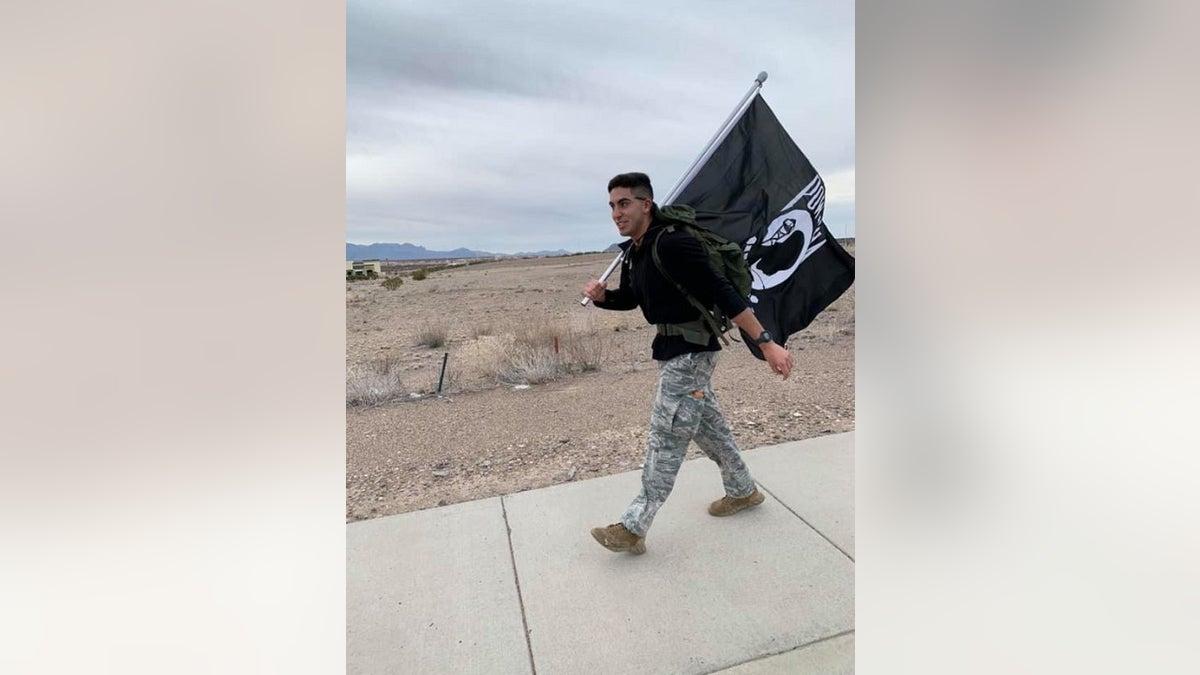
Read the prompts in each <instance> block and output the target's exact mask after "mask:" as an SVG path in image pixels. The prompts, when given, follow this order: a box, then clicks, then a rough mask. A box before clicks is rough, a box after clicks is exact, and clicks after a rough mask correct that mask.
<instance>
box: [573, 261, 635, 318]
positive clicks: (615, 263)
mask: <svg viewBox="0 0 1200 675" xmlns="http://www.w3.org/2000/svg"><path fill="white" fill-rule="evenodd" d="M624 257H625V251H621V252H620V253H618V254H617V257H616V258H614V259H613V261H612V262H611V263H609V265H608V269H606V270H604V274H601V275H600V278H599V279H597V281H599V282H600V283H604V282H605V281H607V280H608V278H609V277H610V276H612V273H613V272H615V271H616V270H617V266H618V265H620V264H621V259H622V258H624ZM579 304H581V305H583V306H584V307H587V304H588V298H587V297H586V296H585V297H584V298H583V299H582V300H580V301H579Z"/></svg>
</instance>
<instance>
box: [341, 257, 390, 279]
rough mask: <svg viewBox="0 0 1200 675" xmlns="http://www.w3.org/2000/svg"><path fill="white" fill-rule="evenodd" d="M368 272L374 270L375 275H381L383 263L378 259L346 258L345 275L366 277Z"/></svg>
mask: <svg viewBox="0 0 1200 675" xmlns="http://www.w3.org/2000/svg"><path fill="white" fill-rule="evenodd" d="M369 272H374V273H375V276H377V277H379V276H383V264H382V263H381V262H380V261H378V260H361V261H359V260H347V261H346V276H348V277H349V276H355V277H366V276H370V274H369Z"/></svg>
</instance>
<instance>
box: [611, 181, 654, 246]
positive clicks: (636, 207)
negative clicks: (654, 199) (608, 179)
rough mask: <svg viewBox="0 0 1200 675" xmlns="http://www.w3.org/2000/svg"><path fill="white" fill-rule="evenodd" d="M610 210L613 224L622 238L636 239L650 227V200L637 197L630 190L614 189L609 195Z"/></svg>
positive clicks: (624, 188)
mask: <svg viewBox="0 0 1200 675" xmlns="http://www.w3.org/2000/svg"><path fill="white" fill-rule="evenodd" d="M608 208H610V209H612V219H613V222H614V223H616V224H617V231H618V232H620V233H621V235H622V236H625V237H633V238H635V239H636V238H638V237H641V236H642V235H643V234H645V233H646V229H647V228H648V227H650V200H649V199H646V198H645V197H635V196H634V195H633V190H632V189H630V188H626V187H618V188H613V189H612V192H609V193H608Z"/></svg>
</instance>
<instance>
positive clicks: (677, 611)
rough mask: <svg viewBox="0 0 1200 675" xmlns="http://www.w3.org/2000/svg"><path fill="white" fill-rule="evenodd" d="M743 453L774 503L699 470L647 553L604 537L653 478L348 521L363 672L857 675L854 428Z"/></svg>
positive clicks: (594, 482)
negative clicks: (734, 502) (711, 510)
mask: <svg viewBox="0 0 1200 675" xmlns="http://www.w3.org/2000/svg"><path fill="white" fill-rule="evenodd" d="M743 457H744V458H745V460H746V463H747V464H749V466H750V470H751V472H752V473H753V474H754V477H755V479H756V480H757V481H758V483H759V485H760V486H761V487H762V489H763V490H764V491H765V492H766V493H767V501H766V502H765V503H764V504H763V505H762V506H760V507H759V508H756V509H751V510H750V511H746V512H743V513H739V514H736V515H734V516H731V517H728V518H713V517H712V516H709V515H708V513H707V511H706V509H707V506H708V503H709V502H710V501H712V500H714V499H717V498H718V497H720V496H721V494H722V491H721V478H720V474H719V473H718V472H717V468H716V465H715V464H713V463H712V462H711V461H709V460H708V459H695V460H690V461H688V462H685V463H684V465H683V469H682V470H681V471H680V474H679V478H678V480H677V482H676V484H675V490H674V492H672V494H671V498H670V499H669V500H668V501H667V503H666V505H665V506H664V507H663V509H662V510H661V511H660V512H659V513H658V516H657V518H656V519H655V521H654V527H653V528H652V529H651V531H650V536H649V537H647V539H646V547H647V552H646V554H645V555H641V556H635V555H630V554H617V553H611V552H609V551H606V550H604V549H603V548H601V547H600V546H599V545H598V544H597V543H596V542H595V541H594V540H593V539H592V537H591V536H590V535H589V533H588V531H589V530H590V529H591V528H592V527H594V526H596V525H606V524H608V523H612V522H616V521H617V519H618V518H619V516H620V514H621V512H622V510H624V508H625V506H627V505H628V503H629V501H630V500H631V499H633V497H634V496H635V495H636V494H637V491H638V489H639V487H640V485H641V472H640V471H631V472H627V473H623V474H618V475H614V476H605V477H603V478H595V479H591V480H586V481H580V482H575V483H567V484H564V485H557V486H554V487H549V488H543V489H540V490H531V491H528V492H522V493H519V494H515V495H508V496H505V497H494V498H491V499H484V500H480V501H476V502H468V503H465V504H456V505H453V506H447V507H442V508H437V509H429V510H426V511H417V512H413V513H406V514H401V515H398V516H389V517H386V518H377V519H374V520H368V521H362V522H357V523H351V524H349V525H347V526H346V527H347V530H346V544H347V560H346V576H347V588H346V604H347V608H346V610H347V611H346V622H347V631H346V657H347V672H348V673H352V674H357V673H389V674H394V673H455V674H456V675H469V674H473V673H480V674H483V673H487V674H488V675H492V674H496V673H500V674H507V673H529V674H531V675H532V674H533V673H536V674H537V675H559V674H575V673H588V674H600V673H605V674H607V673H726V674H738V675H749V674H751V673H753V674H759V673H814V674H815V673H822V674H826V673H851V672H853V670H854V492H853V490H854V433H853V432H850V433H845V434H837V435H833V436H822V437H819V438H814V439H809V440H805V441H796V442H791V443H783V444H781V445H774V446H768V447H762V448H756V449H754V450H748V451H746V452H745V453H743Z"/></svg>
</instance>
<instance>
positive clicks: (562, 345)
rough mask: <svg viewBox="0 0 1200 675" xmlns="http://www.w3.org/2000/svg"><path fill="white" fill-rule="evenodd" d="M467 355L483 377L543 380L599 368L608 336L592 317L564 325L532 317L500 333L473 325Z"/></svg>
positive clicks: (518, 381)
mask: <svg viewBox="0 0 1200 675" xmlns="http://www.w3.org/2000/svg"><path fill="white" fill-rule="evenodd" d="M475 332H476V333H477V334H478V335H477V337H482V338H483V339H479V340H477V342H476V345H475V349H474V350H472V352H471V354H470V356H471V360H472V361H473V365H474V366H475V368H476V369H477V370H478V371H479V372H481V373H482V374H483V375H484V377H487V378H490V379H493V380H498V381H500V382H502V383H505V384H542V383H545V382H552V381H554V380H558V379H562V378H563V377H567V376H569V375H572V374H575V373H586V372H592V371H596V370H599V369H600V366H601V363H602V362H603V359H604V354H605V348H606V344H607V340H609V339H611V337H610V336H608V335H607V334H603V332H602V331H601V329H600V328H598V327H597V326H596V323H595V321H594V320H592V319H591V317H588V318H587V320H577V321H575V322H573V323H571V324H569V325H566V326H563V325H560V324H556V323H553V322H552V321H531V322H529V323H523V324H521V325H520V326H518V327H516V328H515V329H513V330H511V331H507V332H504V333H502V334H500V335H495V336H491V335H484V333H488V332H491V330H490V326H489V327H488V328H486V329H483V328H476V329H475Z"/></svg>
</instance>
